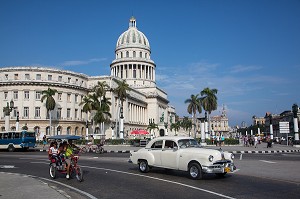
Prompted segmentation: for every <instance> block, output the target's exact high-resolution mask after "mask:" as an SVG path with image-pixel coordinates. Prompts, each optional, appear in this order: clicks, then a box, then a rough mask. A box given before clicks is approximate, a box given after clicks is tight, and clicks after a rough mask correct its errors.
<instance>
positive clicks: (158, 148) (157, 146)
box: [148, 140, 163, 167]
mask: <svg viewBox="0 0 300 199" xmlns="http://www.w3.org/2000/svg"><path fill="white" fill-rule="evenodd" d="M162 147H163V140H158V141H156V142H154V143H153V144H152V146H151V148H150V149H148V152H149V153H151V154H152V157H153V164H152V165H151V166H157V167H160V166H161V152H162ZM148 162H150V161H148Z"/></svg>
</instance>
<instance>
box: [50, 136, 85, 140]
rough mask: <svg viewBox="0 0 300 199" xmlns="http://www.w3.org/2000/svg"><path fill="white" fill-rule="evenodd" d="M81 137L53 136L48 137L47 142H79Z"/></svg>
mask: <svg viewBox="0 0 300 199" xmlns="http://www.w3.org/2000/svg"><path fill="white" fill-rule="evenodd" d="M80 138H81V136H78V135H54V136H50V137H48V138H47V139H48V140H79V139H80Z"/></svg>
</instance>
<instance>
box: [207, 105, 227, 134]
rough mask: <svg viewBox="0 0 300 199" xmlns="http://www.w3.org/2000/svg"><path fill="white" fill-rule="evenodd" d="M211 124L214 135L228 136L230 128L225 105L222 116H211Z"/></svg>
mask: <svg viewBox="0 0 300 199" xmlns="http://www.w3.org/2000/svg"><path fill="white" fill-rule="evenodd" d="M210 123H211V127H212V130H213V133H212V134H213V135H215V134H228V132H229V130H230V128H229V125H228V117H227V115H226V109H225V106H224V105H223V109H222V113H221V115H216V116H211V117H210Z"/></svg>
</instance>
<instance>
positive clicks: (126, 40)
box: [116, 17, 150, 50]
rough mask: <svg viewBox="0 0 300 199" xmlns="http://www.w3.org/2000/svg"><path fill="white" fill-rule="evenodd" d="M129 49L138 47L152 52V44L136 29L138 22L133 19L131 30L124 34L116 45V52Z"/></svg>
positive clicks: (130, 24) (130, 21)
mask: <svg viewBox="0 0 300 199" xmlns="http://www.w3.org/2000/svg"><path fill="white" fill-rule="evenodd" d="M128 47H138V48H145V49H147V50H150V44H149V41H148V39H147V37H146V36H145V35H144V33H142V32H141V31H139V30H138V29H137V27H136V20H135V18H134V17H131V18H130V20H129V28H128V30H126V31H125V32H123V33H122V34H121V35H120V37H119V39H118V41H117V45H116V50H119V49H122V48H128Z"/></svg>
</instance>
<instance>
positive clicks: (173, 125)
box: [170, 121, 181, 135]
mask: <svg viewBox="0 0 300 199" xmlns="http://www.w3.org/2000/svg"><path fill="white" fill-rule="evenodd" d="M180 126H181V122H180V121H177V122H175V123H172V124H171V126H170V130H171V131H172V130H173V129H174V130H175V135H177V133H176V132H178V131H179V129H180Z"/></svg>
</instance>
